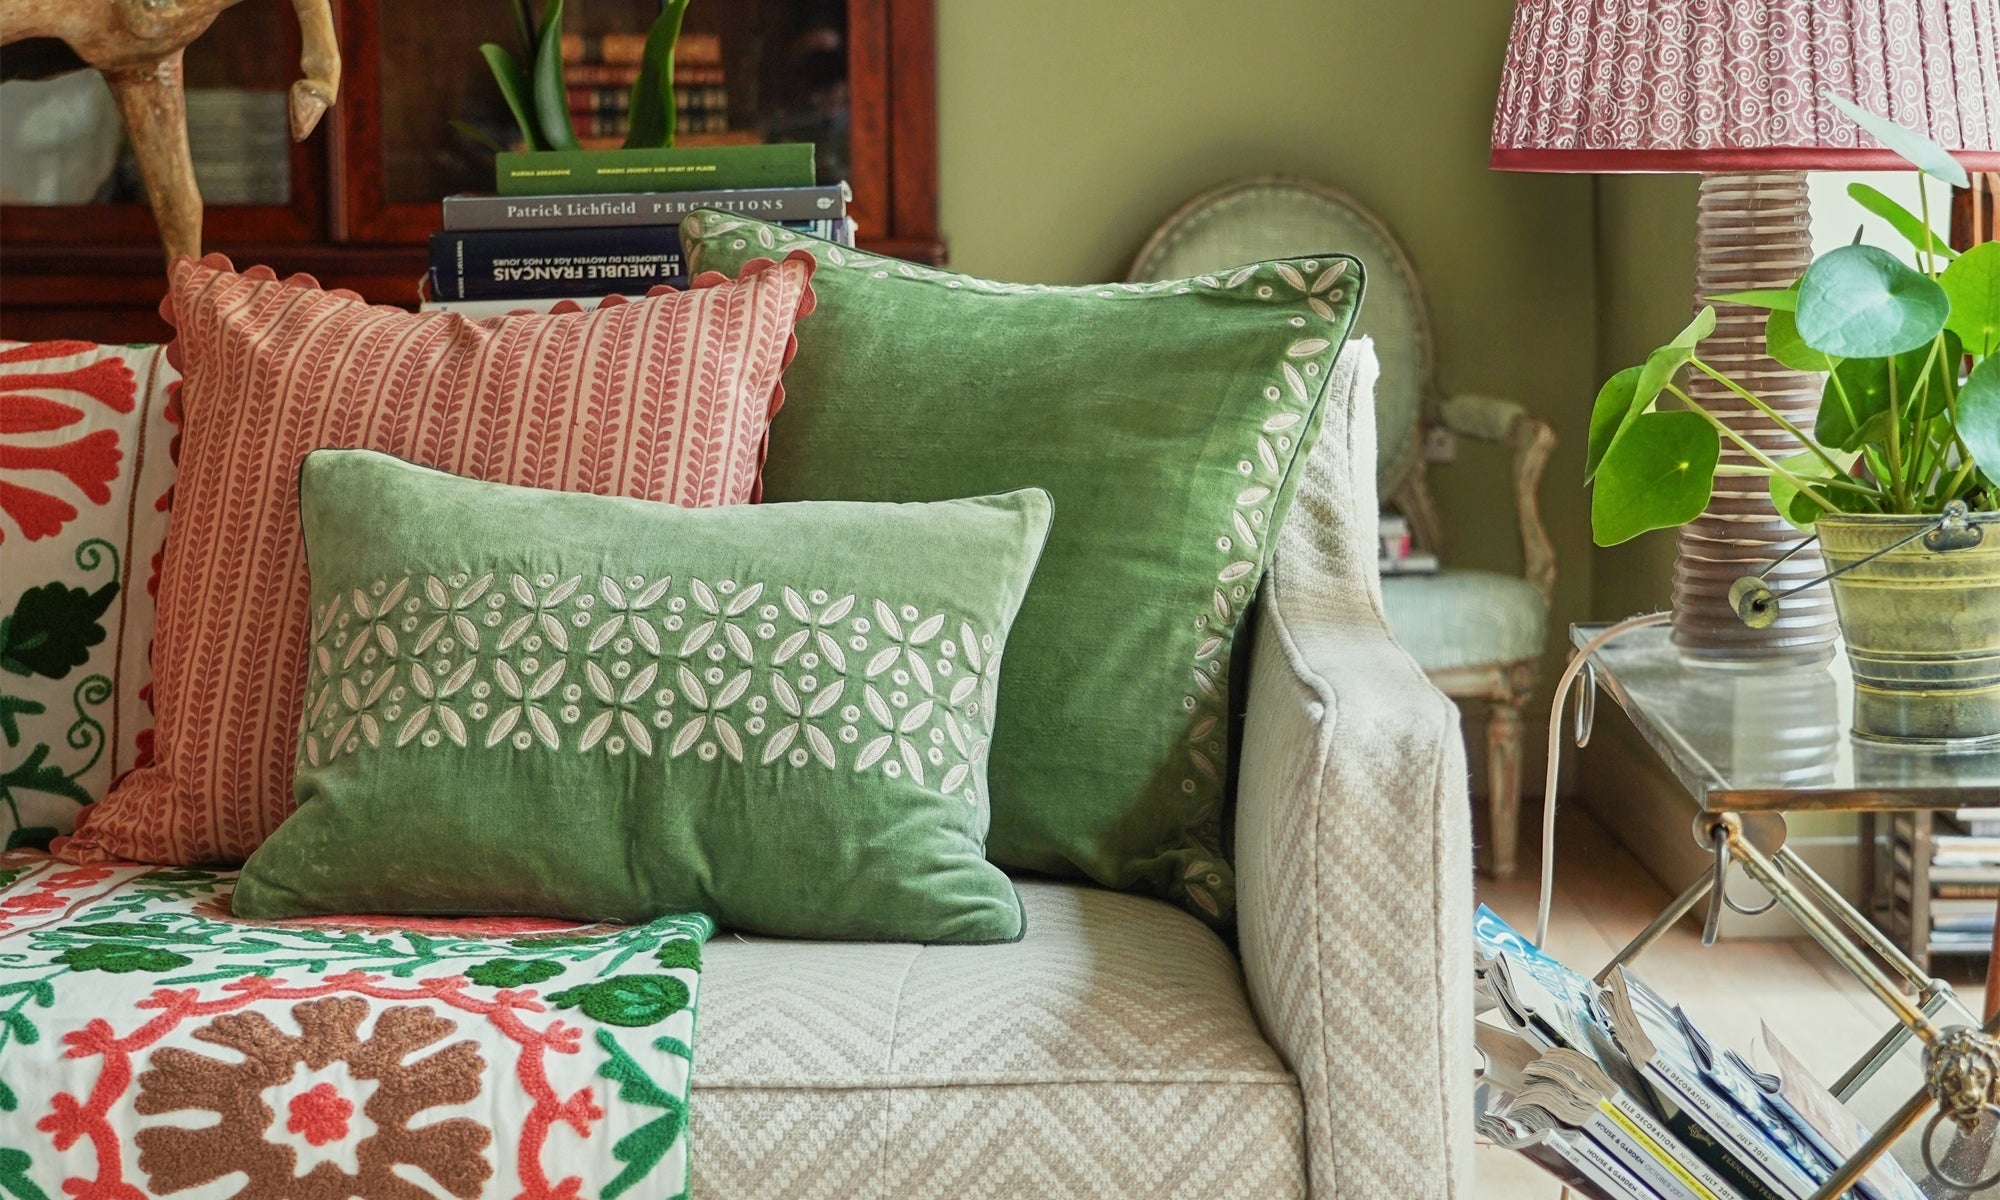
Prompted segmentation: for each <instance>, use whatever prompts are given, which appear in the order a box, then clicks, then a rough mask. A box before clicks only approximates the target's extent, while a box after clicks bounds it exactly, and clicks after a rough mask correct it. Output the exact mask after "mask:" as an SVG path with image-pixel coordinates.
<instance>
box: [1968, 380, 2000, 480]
mask: <svg viewBox="0 0 2000 1200" xmlns="http://www.w3.org/2000/svg"><path fill="white" fill-rule="evenodd" d="M1958 436H1959V437H1961V438H1964V439H1965V448H1966V449H1968V450H1970V451H1972V461H1974V462H1976V463H1978V464H1979V466H1980V468H1981V469H1982V470H1983V471H1984V472H1985V473H1986V474H1987V475H1989V476H1990V475H1992V474H1993V473H1994V468H1996V467H2000V354H1995V355H1992V356H1990V357H1988V358H1987V359H1986V361H1985V362H1982V363H1980V364H1979V365H1978V366H1977V367H1975V368H1973V371H1972V376H1971V378H1969V379H1967V380H1966V381H1965V387H1964V388H1963V389H1961V390H1960V391H1959V393H1958Z"/></svg>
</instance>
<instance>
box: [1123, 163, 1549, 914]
mask: <svg viewBox="0 0 2000 1200" xmlns="http://www.w3.org/2000/svg"><path fill="white" fill-rule="evenodd" d="M1336 251H1337V252H1340V253H1344V254H1351V255H1353V256H1354V257H1356V258H1358V259H1360V260H1361V263H1362V267H1363V269H1364V270H1365V272H1366V279H1367V296H1366V298H1365V299H1364V300H1363V302H1362V305H1361V313H1360V317H1359V318H1358V320H1357V322H1356V325H1355V331H1354V332H1355V333H1356V334H1357V335H1367V336H1371V337H1373V338H1374V340H1375V350H1376V354H1377V356H1378V357H1379V358H1380V360H1381V364H1382V374H1381V379H1380V382H1379V383H1378V384H1377V385H1376V390H1375V416H1376V432H1377V440H1378V444H1379V449H1378V460H1377V461H1378V466H1377V468H1376V483H1377V487H1378V490H1379V492H1380V494H1381V495H1382V496H1383V497H1384V498H1385V499H1386V501H1387V503H1388V504H1389V506H1391V507H1393V508H1394V509H1395V510H1396V511H1398V512H1400V513H1402V514H1403V516H1404V517H1406V518H1407V519H1408V520H1409V523H1410V529H1411V533H1412V535H1413V537H1414V539H1415V541H1416V543H1417V546H1418V547H1419V548H1420V549H1424V550H1429V551H1432V552H1434V553H1435V552H1438V551H1439V550H1441V548H1442V546H1443V543H1444V531H1443V528H1442V525H1441V523H1440V521H1439V517H1438V512H1437V508H1436V506H1435V505H1434V504H1433V503H1432V501H1431V496H1430V491H1429V488H1428V487H1427V486H1426V483H1425V471H1426V469H1427V468H1428V467H1429V466H1431V465H1433V464H1434V463H1437V462H1445V461H1449V460H1450V456H1451V449H1450V447H1451V443H1452V439H1453V437H1454V436H1465V437H1470V438H1475V439H1478V440H1480V441H1486V442H1493V443H1498V444H1501V445H1504V446H1508V447H1511V448H1512V449H1513V451H1514V470H1513V493H1514V495H1513V500H1514V506H1515V509H1516V512H1517V516H1518V520H1519V524H1520V533H1521V549H1522V558H1523V563H1524V570H1523V573H1522V576H1521V577H1515V576H1512V575H1502V574H1499V573H1497V572H1492V571H1473V570H1459V569H1449V568H1448V569H1445V570H1441V571H1439V572H1437V573H1436V574H1434V575H1392V576H1390V577H1388V578H1385V579H1384V580H1383V581H1382V603H1383V607H1384V609H1385V611H1386V612H1387V615H1388V619H1389V626H1390V628H1391V629H1392V630H1393V631H1394V633H1395V635H1396V639H1397V640H1398V641H1400V642H1401V643H1402V644H1403V646H1404V648H1405V649H1407V650H1408V651H1409V652H1410V654H1411V656H1412V657H1414V658H1415V659H1416V660H1417V663H1418V664H1419V665H1420V666H1422V667H1423V668H1424V670H1425V672H1426V673H1427V674H1429V676H1430V677H1431V680H1432V681H1433V682H1434V683H1436V684H1437V685H1438V687H1439V688H1440V689H1442V690H1443V691H1444V692H1446V693H1447V694H1448V695H1450V696H1452V697H1454V698H1456V699H1460V700H1465V699H1477V700H1484V701H1486V702H1487V703H1488V706H1489V708H1488V717H1487V725H1486V745H1487V784H1488V791H1489V795H1488V811H1489V813H1490V815H1491V819H1492V833H1491V835H1490V836H1491V839H1492V857H1491V868H1492V871H1493V873H1494V874H1495V875H1496V876H1498V877H1499V878H1502V879H1505V878H1507V877H1509V876H1511V875H1512V874H1513V873H1514V868H1515V847H1516V844H1517V830H1518V825H1519V819H1520V806H1521V728H1522V726H1521V708H1522V705H1523V704H1524V703H1525V702H1526V701H1527V700H1528V698H1529V696H1530V695H1531V694H1532V693H1533V691H1534V688H1535V682H1536V678H1537V676H1538V675H1539V667H1540V662H1541V658H1542V651H1543V641H1544V637H1545V634H1546V630H1547V625H1548V608H1549V596H1550V593H1551V592H1552V590H1553V589H1554V587H1555V578H1556V564H1555V551H1554V548H1553V547H1552V546H1551V545H1550V543H1549V539H1548V535H1547V533H1546V532H1545V531H1544V530H1543V528H1542V523H1541V513H1540V510H1539V506H1538V503H1537V500H1536V489H1537V487H1538V485H1539V483H1540V480H1541V475H1542V468H1543V467H1544V466H1545V465H1546V464H1547V462H1548V458H1549V454H1550V452H1551V451H1552V450H1553V449H1554V447H1555V434H1554V433H1553V432H1552V431H1551V430H1550V429H1549V427H1548V425H1546V424H1545V423H1543V422H1541V421H1538V420H1536V419H1534V418H1533V417H1530V416H1529V415H1528V414H1527V413H1526V412H1525V411H1524V410H1523V409H1522V408H1521V406H1520V405H1519V404H1516V403H1514V402H1512V401H1509V400H1500V399H1495V398H1493V397H1489V396H1477V395H1456V396H1451V397H1444V396H1442V395H1441V394H1440V393H1439V391H1438V388H1437V384H1436V379H1435V375H1434V371H1433V362H1432V353H1431V350H1432V346H1431V330H1430V314H1429V311H1428V309H1427V308H1426V306H1425V303H1424V296H1423V290H1422V288H1421V287H1420V286H1419V284H1418V282H1417V275H1416V270H1415V268H1414V267H1412V266H1411V264H1410V259H1409V256H1408V255H1407V254H1406V253H1405V252H1404V251H1403V248H1402V246H1401V244H1400V243H1398V242H1397V240H1396V236H1395V234H1393V233H1391V232H1390V231H1389V228H1388V226H1387V225H1385V224H1383V222H1382V220H1381V219H1380V218H1379V217H1377V216H1376V215H1375V214H1374V213H1372V212H1369V211H1368V210H1367V209H1366V208H1364V207H1362V206H1361V205H1360V204H1359V203H1358V202H1356V201H1355V200H1354V199H1353V198H1352V197H1350V196H1348V195H1347V194H1345V193H1344V192H1341V191H1339V190H1337V189H1335V188H1331V187H1328V186H1326V185H1324V184H1319V183H1313V182H1310V181H1308V180H1302V179H1289V178H1284V177H1280V176H1269V177H1263V178H1257V179H1246V180H1241V181H1239V182H1235V183H1228V184H1223V185H1222V186H1220V187H1216V188H1213V189H1211V190H1209V191H1206V192H1203V193H1202V194H1201V195H1198V196H1196V197H1195V198H1194V199H1192V200H1189V201H1188V202H1187V203H1186V204H1184V205H1182V206H1181V208H1180V210H1179V211H1177V212H1175V213H1174V214H1173V215H1172V216H1170V217H1168V218H1167V220H1166V221H1165V223H1163V224H1162V225H1161V226H1160V227H1159V228H1158V229H1157V230H1155V231H1154V233H1153V235H1152V237H1150V238H1149V239H1147V241H1146V244H1145V246H1143V247H1142V248H1141V249H1140V251H1139V255H1138V257H1137V258H1136V259H1135V260H1134V261H1133V263H1132V269H1131V271H1130V272H1129V273H1128V274H1127V276H1126V278H1127V280H1128V281H1132V282H1141V281H1148V280H1158V279H1176V278H1182V277H1185V276H1189V275H1198V274H1201V273H1203V272H1208V271H1219V270H1222V269H1224V268H1227V267H1233V266H1239V265H1241V264H1244V263H1251V262H1258V261H1261V260H1264V259H1271V258H1289V257H1296V256H1298V255H1305V254H1326V253H1332V252H1336Z"/></svg>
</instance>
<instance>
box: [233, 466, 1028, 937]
mask: <svg viewBox="0 0 2000 1200" xmlns="http://www.w3.org/2000/svg"><path fill="white" fill-rule="evenodd" d="M299 493H300V506H301V513H302V520H303V524H304V530H305V542H306V557H307V562H308V565H309V568H310V573H311V576H312V626H311V631H310V633H311V645H310V651H309V653H310V663H309V665H308V666H307V670H308V673H309V680H308V683H307V687H306V700H305V703H306V711H305V713H304V716H303V720H302V723H301V730H300V735H299V758H298V768H297V776H296V783H295V788H294V790H295V792H296V795H297V799H298V802H299V807H298V811H297V812H296V813H295V814H294V815H293V816H292V817H291V818H290V819H288V820H287V821H286V822H285V823H284V824H283V825H282V826H280V827H279V828H278V830H277V831H276V833H275V834H273V835H272V837H271V838H270V839H269V840H268V841H266V842H265V843H264V845H263V846H262V847H261V848H260V849H258V850H257V852H256V853H255V854H253V855H251V857H250V860H249V862H248V864H247V865H246V866H245V867H244V869H243V875H242V878H241V880H240V881H239V882H238V884H237V887H236V893H235V901H234V903H235V911H236V912H237V913H238V914H239V915H241V916H244V917H249V918H253V919H274V918H282V917H295V916H301V915H306V914H315V913H350V912H388V913H405V914H439V913H453V914H480V913H485V914H499V913H533V914H537V915H542V916H551V917H567V918H572V919H576V920H590V921H595V920H612V921H628V922H643V921H647V920H650V919H652V918H654V917H657V916H659V915H660V914H662V913H669V912H704V913H707V914H709V915H710V916H712V917H714V918H715V919H716V920H718V921H719V922H721V923H722V924H724V925H726V926H733V927H735V928H737V929H742V930H747V931H752V932H758V933H769V934H781V935H791V936H799V937H817V938H872V939H895V940H911V941H927V942H980V941H999V940H1007V939H1012V938H1016V937H1018V936H1020V934H1021V915H1020V905H1019V902H1018V900H1017V899H1016V897H1015V895H1014V888H1013V884H1012V883H1011V882H1010V881H1009V880H1008V879H1007V877H1006V875H1004V874H1003V873H1002V872H1001V871H1000V870H999V869H998V868H997V867H995V866H993V865H992V864H991V863H989V862H988V861H987V860H986V855H985V837H986V827H987V821H988V797H987V783H986V762H987V753H986V751H987V746H988V742H989V736H990V732H991V729H992V725H993V718H994V704H995V696H996V693H997V690H998V686H999V683H998V681H999V669H1000V660H1001V655H1002V652H1003V650H1004V649H1005V646H1006V642H1007V635H1008V629H1009V626H1010V625H1011V623H1012V621H1013V618H1014V613H1015V610H1016V609H1017V608H1018V606H1019V605H1020V602H1021V598H1022V596H1023V594H1024V593H1025V592H1026V590H1027V588H1028V583H1029V579H1030V578H1031V576H1032V574H1033V572H1034V568H1035V561H1036V557H1037V555H1038V554H1039V553H1040V552H1041V548H1042V542H1043V539H1044V537H1045V536H1046V534H1047V531H1048V526H1049V519H1050V506H1049V498H1048V496H1047V495H1046V494H1044V493H1042V492H1040V491H1037V490H1033V489H1025V490H1017V491H1013V492H1010V493H1008V494H1006V495H996V496H986V497H982V498H976V499H963V500H947V501H943V502H939V503H934V504H853V503H824V504H777V505H740V506H733V507H723V508H711V509H682V508H676V507H674V506H672V505H669V504H659V503H652V502H648V501H642V500H628V499H620V498H614V497H604V496H592V495H581V494H566V493H558V492H548V491H537V490H534V489H530V488H516V487H504V486H501V485H497V484H489V483H481V482H477V481H474V480H468V479H460V478H457V477H455V476H451V475H445V474H442V473H439V472H436V471H431V470H427V469H425V468H422V467H418V466H414V465H412V464H409V463H406V462H403V461H401V460H399V459H395V458H391V457H389V456H387V455H382V454H375V453H372V452H368V451H350V450H323V451H318V452H315V453H313V454H311V455H309V456H308V457H307V458H306V460H305V463H304V466H303V468H302V469H301V472H300V483H299Z"/></svg>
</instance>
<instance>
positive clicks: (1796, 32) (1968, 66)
mask: <svg viewBox="0 0 2000 1200" xmlns="http://www.w3.org/2000/svg"><path fill="white" fill-rule="evenodd" d="M1829 91H1830V92H1832V93H1834V94H1837V95H1839V96H1842V97H1844V98H1846V99H1850V100H1853V101H1855V102H1856V103H1857V104H1859V105H1860V106H1861V107H1862V108H1865V109H1869V110H1871V111H1873V112H1875V113H1877V114H1878V115H1881V116H1885V117H1888V118H1889V119H1890V120H1893V121H1895V122H1896V123H1897V124H1899V125H1903V126H1905V127H1907V128H1910V129H1914V130H1917V131H1919V132H1921V133H1923V134H1925V135H1927V136H1928V137H1930V138H1931V139H1932V140H1933V141H1935V142H1937V143H1939V144H1940V145H1942V146H1944V147H1945V148H1946V149H1948V150H1952V151H1955V152H1957V157H1958V159H1959V161H1960V162H1961V163H1963V164H1964V165H1965V167H1966V168H1967V169H1969V170H1975V171H1995V170H2000V0H1520V3H1519V5H1518V6H1517V7H1516V8H1515V10H1514V31H1513V36H1512V38H1511V39H1510V41H1509V44H1508V47H1507V63H1506V67H1505V69H1504V70H1503V72H1502V74H1501V77H1500V100H1499V104H1498V106H1497V108H1496V111H1495V112H1494V115H1493V159H1492V165H1493V166H1495V167H1498V168H1500V169H1502V170H1514V171H1705V172H1740V171H1771V170H1780V171H1806V170H1850V171H1869V170H1895V169H1902V168H1905V167H1906V166H1907V165H1908V164H1906V163H1905V162H1904V161H1903V160H1902V159H1901V158H1899V157H1897V156H1896V155H1894V154H1892V153H1890V152H1889V151H1887V150H1885V149H1883V148H1882V147H1881V146H1880V145H1879V144H1878V143H1877V142H1876V141H1875V139H1874V138H1872V137H1870V136H1869V135H1868V134H1866V133H1864V132H1862V131H1861V130H1860V129H1859V128H1857V127H1856V126H1855V124H1854V122H1852V121H1850V120H1849V119H1847V117H1845V116H1843V115H1842V114H1841V113H1840V111H1839V110H1838V109H1837V108H1835V107H1834V105H1833V103H1832V102H1831V101H1830V100H1828V99H1827V93H1828V92H1829Z"/></svg>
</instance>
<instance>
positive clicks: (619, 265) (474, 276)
mask: <svg viewBox="0 0 2000 1200" xmlns="http://www.w3.org/2000/svg"><path fill="white" fill-rule="evenodd" d="M846 226H847V222H846V221H845V220H843V219H836V220H828V221H802V222H795V223H794V227H795V228H798V229H800V230H801V231H803V232H807V233H811V234H812V235H813V236H815V237H821V238H825V239H827V240H829V241H836V242H843V243H851V241H852V238H851V235H850V234H849V233H848V232H847V229H846ZM661 284H667V285H670V286H672V287H685V286H686V285H687V267H686V265H685V262H684V260H683V259H682V257H681V231H680V227H679V226H678V225H635V226H629V227H622V228H584V229H484V230H446V231H444V232H440V233H434V234H432V235H431V295H432V296H433V297H434V298H436V299H439V300H507V299H519V298H522V297H528V296H575V295H578V294H579V293H581V294H585V295H587V294H589V293H592V292H599V293H604V292H627V293H638V294H642V295H643V294H644V293H645V292H646V290H647V289H649V288H653V287H658V286H659V285H661Z"/></svg>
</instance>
